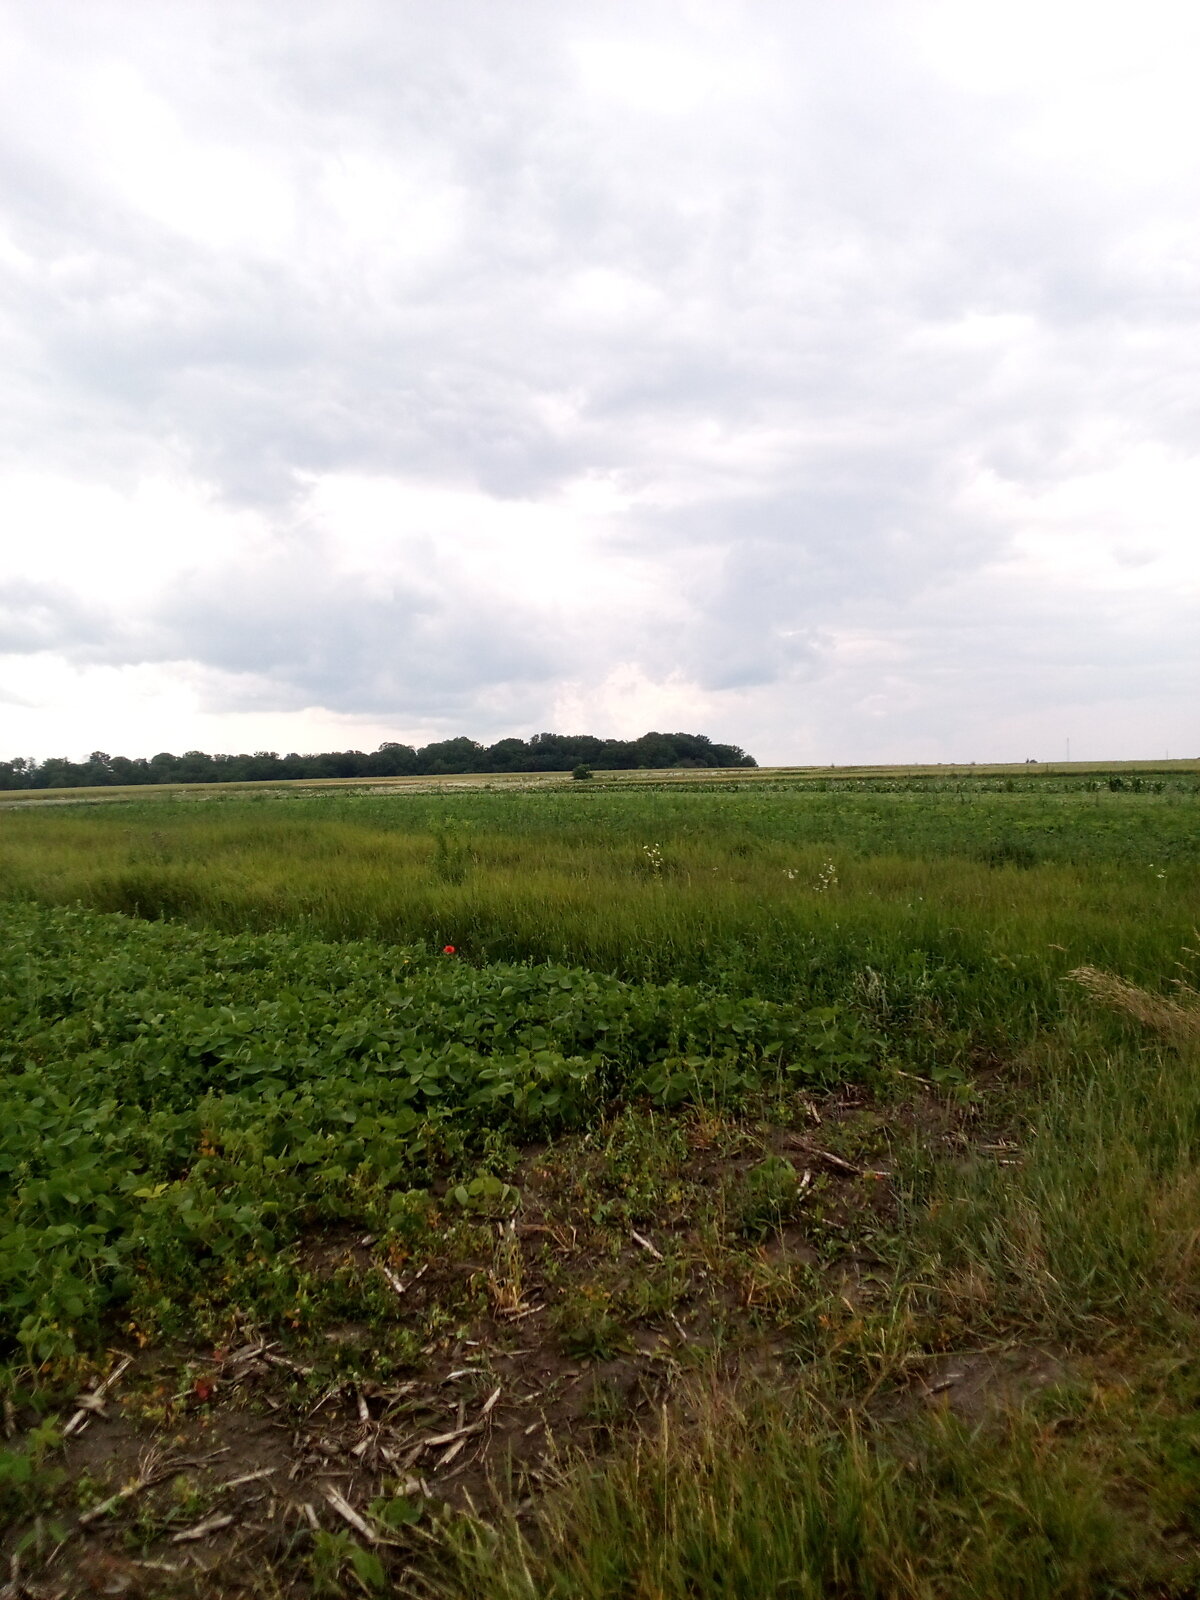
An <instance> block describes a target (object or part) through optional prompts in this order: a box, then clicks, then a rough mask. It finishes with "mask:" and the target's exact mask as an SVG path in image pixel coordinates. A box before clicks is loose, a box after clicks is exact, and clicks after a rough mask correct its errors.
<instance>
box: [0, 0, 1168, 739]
mask: <svg viewBox="0 0 1200 1600" xmlns="http://www.w3.org/2000/svg"><path fill="white" fill-rule="evenodd" d="M0 13H3V14H4V16H5V31H6V37H7V39H8V41H9V44H10V46H11V47H10V48H9V49H8V50H7V52H6V56H5V61H4V64H3V68H2V69H0V71H2V74H3V77H4V79H5V80H6V81H2V82H0V193H3V195H4V196H5V197H6V199H5V200H4V203H3V208H2V210H0V289H2V295H3V302H2V312H0V358H2V360H3V370H4V371H5V373H6V374H7V377H6V379H5V382H4V384H3V386H2V389H0V439H2V440H3V441H4V443H3V446H2V447H0V527H2V528H3V529H4V535H3V538H2V540H0V727H3V728H5V729H7V732H6V733H5V735H4V739H3V742H4V744H5V747H6V749H5V752H4V753H15V752H16V751H17V750H22V751H25V752H27V753H31V754H38V755H44V754H47V753H50V752H51V751H53V750H59V749H61V750H66V751H71V752H75V751H78V750H82V749H86V748H90V747H91V746H92V745H100V746H103V747H104V748H108V749H118V748H119V749H125V750H128V751H129V752H130V753H144V752H146V751H149V750H152V749H157V748H162V747H163V746H164V745H168V746H176V747H183V746H186V745H189V744H192V745H201V746H203V747H206V748H213V749H236V748H244V747H246V746H248V745H249V746H253V745H259V746H261V745H270V746H271V747H299V748H313V747H315V746H318V745H322V744H326V745H328V744H334V745H341V746H344V745H346V744H359V745H367V744H370V743H372V742H378V740H380V739H382V738H385V737H395V738H402V739H416V740H418V741H420V740H424V739H426V738H428V737H435V736H444V735H450V734H455V733H459V732H467V733H470V734H472V735H473V736H476V737H480V738H490V737H495V736H498V735H500V734H503V733H507V732H520V733H527V732H530V731H536V730H537V729H538V728H540V727H559V728H563V729H569V728H583V727H585V726H586V727H587V728H588V729H589V731H595V732H598V733H602V734H615V735H628V734H631V733H637V732H640V731H643V729H644V728H645V727H646V726H650V725H655V724H658V725H668V724H669V725H671V726H695V727H701V728H703V729H704V730H705V731H707V732H709V733H711V734H712V735H713V736H714V737H717V738H722V739H729V740H732V741H734V742H737V743H741V744H744V745H745V746H746V747H747V748H749V749H752V750H753V751H754V752H755V754H757V755H758V756H759V757H760V759H763V760H776V761H825V760H830V761H832V760H855V759H864V760H865V759H895V760H903V759H910V758H911V759H971V758H978V759H986V758H988V757H995V758H1015V759H1020V758H1022V757H1024V756H1025V755H1030V754H1035V755H1041V756H1043V757H1044V756H1046V755H1048V754H1050V755H1055V756H1058V755H1061V754H1062V753H1063V750H1064V741H1065V740H1066V739H1067V738H1070V739H1071V740H1072V753H1073V754H1074V755H1076V756H1079V757H1082V756H1087V755H1096V756H1104V755H1114V756H1116V755H1126V756H1136V755H1159V754H1162V753H1163V751H1164V749H1168V748H1172V747H1173V753H1175V754H1184V753H1195V750H1196V749H1200V728H1198V727H1197V720H1196V715H1195V709H1194V708H1195V704H1196V699H1197V696H1196V690H1197V687H1198V686H1200V630H1198V629H1197V628H1196V626H1195V618H1196V602H1197V599H1198V597H1200V537H1198V526H1197V520H1198V514H1200V466H1198V465H1197V461H1196V456H1195V439H1196V437H1197V427H1196V424H1197V416H1196V413H1197V408H1198V398H1200V396H1198V386H1197V382H1196V378H1195V374H1194V362H1192V361H1191V359H1190V351H1191V350H1192V349H1194V348H1195V345H1196V335H1197V331H1198V330H1197V329H1196V327H1195V323H1196V321H1197V319H1198V317H1200V310H1198V308H1200V296H1198V294H1197V290H1198V288H1200V224H1198V223H1197V221H1196V219H1197V218H1198V217H1200V178H1198V174H1197V166H1196V162H1195V159H1194V152H1195V150H1196V149H1197V148H1200V110H1198V109H1197V103H1196V100H1195V96H1194V92H1193V86H1192V84H1191V82H1190V74H1189V72H1188V70H1187V66H1188V63H1189V62H1193V61H1194V60H1195V52H1196V47H1197V45H1200V22H1197V20H1196V17H1195V14H1194V11H1193V9H1192V8H1190V7H1186V6H1183V5H1174V4H1166V3H1163V0H1155V3H1151V4H1150V5H1148V6H1146V7H1141V8H1139V9H1138V11H1137V13H1136V15H1135V14H1134V13H1132V12H1131V11H1130V9H1129V8H1128V7H1125V6H1117V5H1115V4H1114V5H1112V6H1110V7H1108V8H1106V7H1105V6H1104V5H1100V6H1099V7H1097V6H1096V5H1094V4H1092V5H1088V6H1086V7H1085V6H1083V5H1082V4H1075V3H1073V0H1049V3H1046V0H1043V3H1041V4H1039V5H1037V6H1034V5H1033V4H1031V3H1028V0H1014V3H1013V4H1010V5H1008V6H1006V7H1003V8H975V7H962V6H959V5H956V4H951V3H948V0H947V3H903V4H900V5H895V4H891V3H887V4H885V3H883V0H864V3H863V4H861V5H855V6H853V7H830V6H827V5H824V4H817V3H816V0H813V3H811V4H808V3H804V4H800V5H784V4H774V3H763V4H755V5H751V6H749V7H745V6H738V7H735V6H733V5H732V4H727V3H719V4H718V3H711V4H701V3H696V4H688V5H685V6H680V5H677V4H666V3H665V0H664V3H663V4H660V5H656V4H650V5H646V4H640V5H638V6H636V7H635V6H633V5H626V4H624V3H621V0H617V3H614V4H612V5H606V6H605V7H602V8H596V7H591V6H583V5H575V4H571V3H566V4H563V3H561V0H560V3H554V4H552V3H550V0H523V3H522V5H521V6H520V7H519V8H516V9H510V8H508V7H503V6H496V5H494V4H490V3H487V0H450V3H449V4H447V5H443V6H438V7H396V6H393V5H389V4H386V3H384V0H359V3H357V4H354V3H352V4H349V5H344V6H339V7H337V8H331V7H328V6H322V5H318V4H316V3H315V0H297V3H295V4H292V5H289V6H288V7H285V8H282V9H281V8H279V7H278V6H274V5H269V4H266V3H265V0H262V3H259V0H249V3H246V0H236V3H235V0H203V3H201V0H168V3H166V4H164V5H162V6H157V7H153V8H146V7H140V6H134V5H130V4H129V3H128V0H93V3H92V4H89V5H88V6H87V7H85V8H81V7H79V6H78V5H77V4H75V3H74V0H45V3H44V4H42V5H41V6H39V7H37V8H31V7H28V6H20V5H17V4H16V3H15V0H12V3H10V4H8V5H7V6H0ZM9 747H11V749H9Z"/></svg>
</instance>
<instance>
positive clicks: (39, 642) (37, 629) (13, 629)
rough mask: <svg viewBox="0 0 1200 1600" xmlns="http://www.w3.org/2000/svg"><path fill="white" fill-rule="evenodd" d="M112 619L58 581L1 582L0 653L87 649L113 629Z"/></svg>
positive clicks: (21, 653) (30, 653)
mask: <svg viewBox="0 0 1200 1600" xmlns="http://www.w3.org/2000/svg"><path fill="white" fill-rule="evenodd" d="M110 628H111V620H110V619H109V618H108V617H106V616H105V615H103V613H101V612H98V611H96V610H94V609H92V608H91V607H89V606H87V605H86V604H85V603H83V602H82V601H81V600H79V598H78V597H77V596H76V595H74V594H72V593H71V592H70V590H68V589H66V588H64V587H62V586H61V585H58V584H49V583H33V582H30V581H28V580H22V579H17V580H10V581H9V582H7V583H0V655H32V654H36V653H37V652H39V651H43V650H62V651H69V652H74V651H76V650H78V649H80V648H81V647H82V648H84V649H86V648H88V647H90V646H92V645H93V644H95V643H96V642H97V641H99V640H101V639H103V638H104V637H105V635H106V634H107V633H108V632H109V631H110Z"/></svg>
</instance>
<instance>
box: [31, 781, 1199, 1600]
mask: <svg viewBox="0 0 1200 1600" xmlns="http://www.w3.org/2000/svg"><path fill="white" fill-rule="evenodd" d="M231 787H232V786H221V789H220V790H218V789H217V788H215V787H214V788H208V789H197V790H195V791H186V790H177V791H167V792H164V793H163V794H161V795H155V794H147V793H146V792H145V791H141V792H139V793H138V794H137V795H136V797H130V798H127V797H125V796H119V795H106V796H105V803H104V804H102V805H96V804H91V803H83V801H84V797H83V796H80V797H79V799H78V803H76V802H75V801H73V800H72V797H70V796H63V797H55V796H53V795H49V796H47V795H44V794H39V795H38V796H37V798H36V799H28V800H26V799H22V800H20V801H17V802H14V803H13V804H11V805H7V804H6V806H5V807H4V808H3V809H0V896H2V897H3V898H2V899H0V925H2V927H3V933H4V938H3V940H2V942H0V968H2V970H3V984H2V985H0V1005H2V1006H3V1021H4V1029H3V1034H2V1035H0V1053H2V1057H3V1075H2V1077H0V1194H2V1195H3V1208H2V1209H0V1361H2V1362H3V1363H4V1365H3V1368H2V1377H0V1382H2V1383H3V1386H4V1395H5V1417H6V1421H7V1429H6V1431H7V1433H8V1442H7V1445H6V1446H5V1447H4V1448H3V1449H0V1525H3V1523H4V1521H5V1520H7V1522H8V1523H9V1525H10V1528H11V1531H10V1533H9V1535H8V1537H7V1542H6V1543H3V1545H2V1547H0V1554H3V1555H4V1557H5V1558H6V1559H8V1560H9V1561H10V1562H11V1561H12V1560H13V1559H16V1561H17V1570H19V1572H21V1573H26V1574H30V1575H33V1576H32V1577H31V1581H37V1582H44V1583H46V1584H47V1585H49V1586H50V1589H51V1590H53V1592H64V1593H66V1592H80V1593H85V1592H92V1590H90V1589H89V1588H88V1587H87V1585H88V1584H92V1585H93V1587H94V1586H95V1585H96V1584H98V1583H99V1582H100V1580H99V1579H98V1578H96V1577H95V1574H96V1573H110V1575H111V1574H124V1575H125V1577H127V1579H128V1585H129V1586H131V1587H135V1588H136V1587H137V1586H138V1585H140V1586H141V1587H140V1588H137V1592H140V1593H154V1594H159V1593H161V1594H164V1595H165V1594H176V1593H177V1594H181V1595H183V1594H195V1595H204V1596H215V1595H218V1594H219V1595H227V1594H243V1593H244V1594H247V1595H252V1594H253V1595H258V1594H262V1595H272V1594H275V1595H277V1594H280V1593H285V1594H291V1593H296V1594H310V1593H316V1594H321V1593H325V1594H330V1595H340V1594H347V1595H348V1594H356V1593H363V1592H366V1593H368V1594H372V1593H379V1594H389V1593H413V1594H416V1593H425V1594H429V1593H438V1594H443V1595H461V1596H468V1595H496V1596H518V1595H519V1596H528V1597H533V1596H551V1595H553V1596H562V1597H564V1600H565V1597H567V1596H572V1597H574V1596H586V1597H596V1600H600V1597H606V1600H607V1597H612V1600H616V1597H625V1596H630V1597H633V1596H646V1597H650V1596H655V1597H662V1600H675V1597H679V1600H683V1597H684V1596H700V1595H708V1594H713V1595H731V1596H732V1595H738V1596H741V1595H746V1596H750V1595H755V1596H757V1595H760V1594H761V1595H766V1594H784V1593H787V1594H789V1595H790V1594H796V1595H811V1596H814V1597H815V1596H819V1595H825V1594H837V1595H840V1596H859V1595H862V1596H912V1597H930V1600H932V1597H936V1596H952V1595H967V1594H988V1595H992V1594H994V1595H1010V1594H1011V1595H1021V1596H1025V1595H1028V1596H1057V1595H1063V1596H1066V1595H1078V1596H1087V1595H1094V1594H1110V1595H1180V1596H1183V1595H1188V1594H1193V1593H1195V1592H1196V1586H1197V1584H1198V1583H1200V1563H1198V1562H1197V1559H1196V1556H1195V1550H1196V1548H1197V1535H1200V1426H1198V1425H1197V1423H1196V1421H1195V1418H1196V1415H1197V1402H1198V1401H1200V1365H1197V1363H1196V1361H1195V1358H1194V1354H1193V1352H1194V1350H1195V1348H1196V1334H1197V1331H1198V1325H1197V1311H1198V1309H1200V1308H1198V1303H1197V1290H1198V1289H1200V1167H1198V1164H1197V1147H1198V1145H1200V1077H1198V1076H1197V1072H1196V1066H1197V1055H1198V1053H1200V1051H1198V1046H1200V1025H1198V1021H1197V1019H1198V1018H1200V1011H1198V1010H1197V1000H1196V995H1195V988H1196V986H1197V973H1198V972H1200V955H1198V954H1197V949H1198V948H1200V934H1198V932H1197V921H1198V918H1200V909H1198V908H1200V892H1198V891H1200V772H1198V771H1197V769H1196V765H1195V764H1194V763H1191V764H1184V763H1178V764H1174V765H1160V766H1157V767H1150V766H1134V765H1132V764H1131V765H1127V766H1124V767H1111V768H1060V769H1056V770H1042V769H1038V770H1036V771H1034V770H1032V769H1008V770H1006V769H990V768H979V769H974V770H969V769H954V770H951V769H937V770H930V771H924V772H921V771H915V770H913V771H908V772H890V773H889V772H886V771H873V772H867V771H863V772H857V773H854V774H848V773H845V772H833V771H829V770H823V771H809V772H806V773H803V774H785V773H772V772H754V773H750V774H747V773H741V772H739V773H731V774H722V775H721V776H720V777H719V778H716V777H713V776H712V775H704V774H700V775H690V776H688V777H687V778H685V777H683V776H682V775H670V776H665V777H664V776H660V775H654V776H653V777H650V776H647V775H642V776H640V777H639V776H636V775H622V776H621V777H620V778H619V779H616V780H614V781H607V780H605V779H603V778H598V779H596V780H593V781H590V782H582V783H580V782H571V781H570V780H566V781H563V780H562V779H560V778H559V777H558V776H557V775H556V776H555V778H554V780H553V781H547V780H542V781H539V782H536V783H532V784H529V785H523V784H519V783H515V782H495V783H492V782H489V783H487V784H471V783H467V782H462V781H455V782H452V783H448V784H446V785H444V786H442V787H440V788H439V787H437V786H433V785H430V784H429V783H428V782H425V783H422V784H418V783H404V782H399V783H397V784H395V785H392V786H390V787H387V788H386V789H385V790H384V786H381V785H371V786H361V785H360V786H358V787H354V786H347V785H341V786H337V785H330V786H327V787H324V788H314V787H313V786H311V785H296V786H293V787H286V786H278V785H272V786H270V789H269V791H261V792H255V791H249V790H246V789H240V788H235V789H232V792H231ZM381 790H384V792H381ZM86 798H87V799H89V800H90V799H92V798H94V796H92V795H91V794H89V795H88V796H87V797H86ZM48 800H49V801H51V802H56V801H59V800H61V801H62V802H63V803H50V804H47V803H46V802H47V801H48ZM67 802H69V803H67ZM247 1352H249V1354H247ZM126 1355H128V1356H130V1357H132V1361H131V1362H130V1364H129V1365H128V1366H126V1367H121V1366H120V1363H121V1361H122V1360H123V1358H124V1356H126ZM114 1372H119V1376H118V1377H117V1378H116V1379H114V1382H113V1386H112V1389H111V1391H110V1393H109V1397H108V1399H107V1400H106V1401H105V1402H104V1409H103V1414H100V1413H99V1412H96V1413H93V1411H91V1410H89V1409H88V1406H87V1405H86V1404H85V1405H84V1406H83V1407H80V1406H79V1404H78V1399H79V1396H80V1395H81V1394H82V1395H84V1396H86V1395H87V1393H88V1392H89V1390H91V1389H93V1388H94V1387H95V1386H96V1385H97V1384H99V1383H100V1382H101V1381H103V1380H104V1378H105V1377H106V1376H110V1375H112V1374H113V1373H114ZM97 1404H99V1402H97ZM76 1415H79V1416H81V1417H82V1419H83V1422H82V1424H80V1425H76V1426H74V1427H72V1426H71V1419H72V1418H73V1417H75V1416H76ZM239 1467H240V1468H241V1469H242V1470H241V1471H237V1470H235V1468H239ZM131 1485H133V1486H134V1487H131ZM126 1491H128V1492H126ZM114 1497H116V1498H114ZM110 1501H111V1504H109V1503H108V1502H110ZM339 1501H340V1504H339ZM81 1517H82V1521H81ZM222 1518H224V1519H225V1520H222ZM197 1529H199V1530H201V1531H200V1532H197V1531H196V1530H197ZM180 1535H184V1536H186V1537H183V1538H180ZM147 1563H148V1564H147ZM59 1580H62V1581H69V1582H72V1583H77V1584H78V1590H77V1591H76V1590H63V1589H62V1583H61V1582H60V1581H59ZM113 1581H116V1579H115V1578H114V1580H113ZM56 1582H58V1584H59V1587H58V1589H54V1584H55V1583H56ZM147 1585H150V1587H149V1588H147ZM48 1592H49V1591H48ZM112 1592H117V1591H115V1590H114V1591H112Z"/></svg>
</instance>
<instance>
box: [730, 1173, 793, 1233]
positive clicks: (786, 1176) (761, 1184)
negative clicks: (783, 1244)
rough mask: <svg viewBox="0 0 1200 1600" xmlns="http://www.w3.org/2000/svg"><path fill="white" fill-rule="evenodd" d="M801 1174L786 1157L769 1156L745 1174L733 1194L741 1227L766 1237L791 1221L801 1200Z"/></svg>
mask: <svg viewBox="0 0 1200 1600" xmlns="http://www.w3.org/2000/svg"><path fill="white" fill-rule="evenodd" d="M800 1193H801V1190H800V1174H799V1173H798V1172H797V1171H796V1169H795V1167H794V1166H793V1165H792V1163H791V1162H790V1161H787V1160H785V1159H784V1157H783V1156H767V1157H765V1159H764V1160H762V1161H760V1162H758V1163H757V1165H755V1166H753V1167H751V1168H750V1169H749V1171H748V1172H746V1173H744V1174H743V1176H742V1180H741V1183H740V1184H739V1185H738V1187H737V1190H736V1191H735V1194H734V1196H733V1203H734V1213H735V1217H736V1220H737V1225H738V1228H739V1230H740V1231H741V1232H742V1233H743V1234H744V1235H745V1236H746V1237H747V1238H748V1239H765V1238H766V1237H767V1235H768V1234H770V1233H773V1232H775V1231H776V1230H777V1229H778V1228H780V1227H782V1226H783V1224H784V1223H785V1222H790V1221H791V1219H792V1217H793V1215H794V1213H795V1210H796V1206H797V1204H798V1202H799V1199H800Z"/></svg>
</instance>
